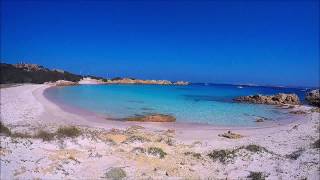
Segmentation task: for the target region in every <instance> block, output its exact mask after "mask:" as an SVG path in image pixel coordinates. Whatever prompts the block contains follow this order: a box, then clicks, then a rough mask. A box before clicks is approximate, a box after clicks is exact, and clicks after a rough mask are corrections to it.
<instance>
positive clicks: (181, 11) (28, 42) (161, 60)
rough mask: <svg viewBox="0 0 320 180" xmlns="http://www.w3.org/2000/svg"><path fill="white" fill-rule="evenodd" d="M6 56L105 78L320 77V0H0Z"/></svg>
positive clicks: (306, 82) (277, 80)
mask: <svg viewBox="0 0 320 180" xmlns="http://www.w3.org/2000/svg"><path fill="white" fill-rule="evenodd" d="M1 8H2V9H1V13H2V14H1V59H2V61H4V62H7V63H16V62H19V61H21V60H24V61H26V62H30V63H37V64H41V65H44V66H47V67H49V68H60V69H65V70H68V71H71V72H74V73H82V74H93V75H99V76H104V77H115V76H122V77H123V76H129V77H136V78H145V79H169V80H173V81H175V80H188V81H192V82H214V83H254V84H263V85H290V86H319V68H320V65H319V22H318V21H319V1H317V0H301V1H299V0H293V1H289V0H285V1H275V0H271V1H254V0H246V1H235V0H233V1H227V0H226V1H222V0H216V1H201V0H200V1H182V0H180V1H169V0H166V1H165V0H163V1H135V0H133V1H124V0H120V1H102V0H96V1H85V0H82V1H75V0H72V1H71V0H69V1H57V0H55V1H45V0H43V1H40V0H33V1H22V0H2V6H1Z"/></svg>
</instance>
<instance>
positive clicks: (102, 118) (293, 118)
mask: <svg viewBox="0 0 320 180" xmlns="http://www.w3.org/2000/svg"><path fill="white" fill-rule="evenodd" d="M51 88H63V87H55V86H51V87H48V88H45V89H43V90H42V92H41V93H39V94H38V96H39V95H40V96H44V97H45V98H46V99H47V100H48V101H50V102H51V103H53V104H55V105H56V106H58V107H60V108H61V110H63V111H65V112H68V113H71V114H77V115H81V116H84V117H88V118H92V117H93V121H95V122H102V123H103V122H104V123H112V122H115V123H119V124H137V123H138V124H139V125H147V124H151V125H152V124H153V125H160V124H161V125H162V126H165V127H167V128H181V129H183V128H187V129H190V128H193V127H196V128H202V129H203V128H205V129H211V130H252V129H263V128H273V127H278V126H286V125H288V124H291V123H295V122H298V121H299V119H300V118H301V115H290V117H287V118H285V119H278V120H271V121H270V120H269V121H265V122H260V123H258V124H257V125H256V126H247V125H243V126H237V125H234V126H233V125H230V126H228V125H219V124H214V123H212V124H210V123H193V122H179V121H178V122H168V123H166V122H162V123H155V122H127V121H121V120H114V119H112V118H110V117H108V116H107V115H104V114H101V113H96V112H92V111H89V110H86V109H83V108H80V107H75V106H71V105H68V104H66V103H64V102H62V101H59V100H56V99H54V98H53V97H51V96H50V92H48V91H50V89H51ZM258 105H259V104H258ZM277 108H280V107H277ZM311 108H312V107H310V106H307V105H298V106H297V107H295V108H293V109H291V111H298V110H306V109H311ZM280 109H281V108H280ZM300 121H301V120H300Z"/></svg>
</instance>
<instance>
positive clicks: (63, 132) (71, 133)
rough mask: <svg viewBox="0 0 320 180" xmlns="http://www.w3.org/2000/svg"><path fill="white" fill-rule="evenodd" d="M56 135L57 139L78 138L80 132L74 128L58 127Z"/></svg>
mask: <svg viewBox="0 0 320 180" xmlns="http://www.w3.org/2000/svg"><path fill="white" fill-rule="evenodd" d="M56 134H57V136H58V137H78V136H79V135H80V134H81V131H80V129H78V128H77V127H75V126H70V127H68V126H66V127H60V128H59V129H58V130H57V132H56Z"/></svg>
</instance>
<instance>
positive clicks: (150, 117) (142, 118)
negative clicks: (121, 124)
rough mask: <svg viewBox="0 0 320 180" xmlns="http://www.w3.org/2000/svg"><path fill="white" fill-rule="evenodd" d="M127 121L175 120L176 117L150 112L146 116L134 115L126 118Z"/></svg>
mask: <svg viewBox="0 0 320 180" xmlns="http://www.w3.org/2000/svg"><path fill="white" fill-rule="evenodd" d="M125 120H126V121H139V122H175V121H176V118H175V117H173V116H170V115H165V114H150V115H145V116H134V117H128V118H125Z"/></svg>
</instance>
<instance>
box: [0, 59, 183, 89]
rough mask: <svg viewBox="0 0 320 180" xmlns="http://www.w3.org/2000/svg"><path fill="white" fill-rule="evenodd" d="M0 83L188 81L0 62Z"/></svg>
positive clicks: (65, 83)
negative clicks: (84, 73) (98, 74)
mask: <svg viewBox="0 0 320 180" xmlns="http://www.w3.org/2000/svg"><path fill="white" fill-rule="evenodd" d="M0 64H1V66H0V72H1V77H0V84H11V83H35V84H42V83H45V82H56V84H58V85H76V84H157V85H188V84H189V82H186V81H177V82H171V81H168V80H142V79H135V78H121V77H116V78H112V79H106V78H103V77H96V76H91V75H88V76H82V75H77V74H72V73H70V72H67V71H64V70H58V69H53V70H50V69H48V68H46V67H43V66H41V65H37V64H23V63H20V64H6V63H0Z"/></svg>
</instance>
